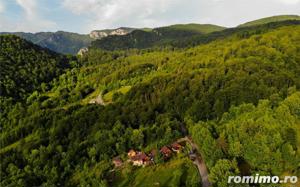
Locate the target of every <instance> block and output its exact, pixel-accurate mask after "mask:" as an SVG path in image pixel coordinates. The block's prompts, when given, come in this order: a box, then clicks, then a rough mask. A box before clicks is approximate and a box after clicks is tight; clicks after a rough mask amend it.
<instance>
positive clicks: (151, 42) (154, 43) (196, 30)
mask: <svg viewBox="0 0 300 187" xmlns="http://www.w3.org/2000/svg"><path fill="white" fill-rule="evenodd" d="M224 29H225V27H221V26H217V25H210V24H178V25H171V26H166V27H159V28H155V29H152V30H150V31H147V30H135V31H133V32H131V33H129V34H127V35H123V36H109V37H106V38H103V39H101V40H96V41H93V42H92V44H91V45H92V47H93V48H100V49H104V50H124V49H132V48H136V49H145V48H151V47H166V46H168V45H169V44H170V42H172V41H181V40H186V39H187V38H191V37H192V36H202V35H204V34H208V33H212V32H215V31H221V30H224Z"/></svg>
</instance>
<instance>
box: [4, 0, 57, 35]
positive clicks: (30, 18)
mask: <svg viewBox="0 0 300 187" xmlns="http://www.w3.org/2000/svg"><path fill="white" fill-rule="evenodd" d="M1 1H2V0H0V7H1V4H2V3H1ZM15 2H16V3H17V5H19V6H20V7H21V8H22V10H23V13H22V14H21V16H20V17H19V18H18V19H14V20H12V18H10V17H8V16H6V15H4V16H1V18H0V30H5V31H23V32H39V31H45V30H53V29H55V28H56V27H57V25H56V23H54V22H52V21H50V20H47V19H44V18H42V16H41V14H40V12H39V4H38V0H16V1H15ZM0 10H1V8H0Z"/></svg>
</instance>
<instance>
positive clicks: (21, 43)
mask: <svg viewBox="0 0 300 187" xmlns="http://www.w3.org/2000/svg"><path fill="white" fill-rule="evenodd" d="M0 66H1V68H0V74H1V76H0V88H1V95H0V96H3V97H8V98H9V97H11V98H14V99H22V98H24V97H26V95H27V94H29V93H31V92H33V91H34V90H40V88H41V84H42V83H44V84H46V83H49V82H50V81H52V79H53V78H54V77H57V76H58V75H60V74H62V73H63V70H64V69H65V68H67V67H68V66H69V64H68V62H67V59H66V58H65V57H64V56H62V55H60V54H57V53H55V52H52V51H50V50H48V49H44V48H41V47H40V46H37V45H34V44H32V43H30V42H27V41H26V40H24V39H21V38H19V37H17V36H14V35H0Z"/></svg>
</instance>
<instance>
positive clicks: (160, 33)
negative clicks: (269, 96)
mask: <svg viewBox="0 0 300 187" xmlns="http://www.w3.org/2000/svg"><path fill="white" fill-rule="evenodd" d="M284 20H300V16H298V15H282V16H273V17H268V18H263V19H259V20H255V21H252V22H249V23H245V24H241V25H239V26H238V27H241V28H242V27H246V26H254V25H260V24H266V23H270V22H276V21H284ZM224 29H226V28H225V27H222V26H217V25H210V24H178V25H171V26H166V27H160V28H154V29H151V28H127V27H121V28H117V29H105V30H94V31H91V32H90V34H77V33H70V32H64V31H58V32H54V33H53V32H40V33H23V32H16V33H11V34H15V35H17V36H20V37H22V38H24V39H26V40H28V41H31V42H33V43H34V44H37V45H39V46H41V47H46V48H48V49H51V50H53V51H55V52H58V53H63V54H73V55H74V54H77V53H78V52H79V50H80V49H82V48H85V47H89V46H91V45H92V46H96V47H99V48H103V49H106V50H114V49H126V48H147V47H153V46H154V45H162V44H163V43H166V42H167V43H169V42H170V41H171V40H174V39H175V40H177V39H179V38H181V39H184V37H186V36H187V37H190V36H197V35H203V34H208V33H212V32H216V31H222V30H224ZM0 34H8V33H7V32H5V33H0ZM114 43H118V45H117V46H116V45H115V44H114Z"/></svg>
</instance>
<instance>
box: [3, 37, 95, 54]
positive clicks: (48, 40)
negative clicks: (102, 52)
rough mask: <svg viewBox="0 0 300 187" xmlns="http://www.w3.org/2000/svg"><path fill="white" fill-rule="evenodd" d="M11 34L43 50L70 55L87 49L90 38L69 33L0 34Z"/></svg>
mask: <svg viewBox="0 0 300 187" xmlns="http://www.w3.org/2000/svg"><path fill="white" fill-rule="evenodd" d="M4 34H13V35H16V36H19V37H21V38H23V39H25V40H27V41H30V42H32V43H34V44H36V45H39V46H41V47H44V48H48V49H50V50H52V51H55V52H57V53H63V54H72V55H75V54H77V53H78V51H79V50H80V49H81V48H83V47H88V46H89V45H90V44H91V42H92V40H93V39H92V38H90V37H89V35H87V34H86V35H85V34H77V33H70V32H63V31H58V32H55V33H53V32H39V33H24V32H13V33H0V35H4Z"/></svg>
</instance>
